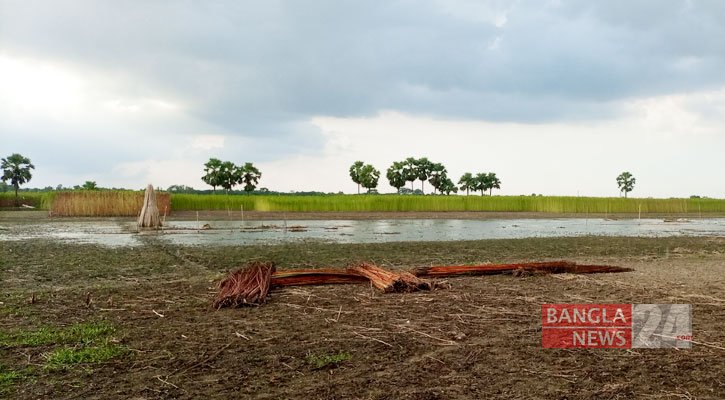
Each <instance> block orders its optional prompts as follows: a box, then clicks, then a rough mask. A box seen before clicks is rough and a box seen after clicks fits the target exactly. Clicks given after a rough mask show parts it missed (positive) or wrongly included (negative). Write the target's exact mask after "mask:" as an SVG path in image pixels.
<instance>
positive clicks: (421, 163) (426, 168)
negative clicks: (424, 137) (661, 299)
mask: <svg viewBox="0 0 725 400" xmlns="http://www.w3.org/2000/svg"><path fill="white" fill-rule="evenodd" d="M432 168H433V163H432V162H430V161H429V160H428V158H426V157H423V158H419V159H418V160H416V162H415V171H416V175H417V178H418V179H420V191H421V192H423V194H425V181H426V180H428V177H429V176H430V173H431V169H432Z"/></svg>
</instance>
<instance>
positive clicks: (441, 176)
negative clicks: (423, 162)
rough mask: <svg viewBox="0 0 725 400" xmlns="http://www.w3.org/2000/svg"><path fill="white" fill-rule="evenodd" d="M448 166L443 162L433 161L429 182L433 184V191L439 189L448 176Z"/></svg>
mask: <svg viewBox="0 0 725 400" xmlns="http://www.w3.org/2000/svg"><path fill="white" fill-rule="evenodd" d="M447 173H448V171H446V167H444V166H443V164H441V163H431V166H430V173H429V174H428V182H430V185H431V186H433V193H435V192H436V190H439V189H440V187H441V185H442V184H443V182H444V181H445V180H446V179H447V178H448V175H446V174H447Z"/></svg>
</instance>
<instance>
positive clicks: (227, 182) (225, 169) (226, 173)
mask: <svg viewBox="0 0 725 400" xmlns="http://www.w3.org/2000/svg"><path fill="white" fill-rule="evenodd" d="M219 179H220V183H219V186H221V187H223V188H224V189H225V190H226V191H227V193H229V191H230V190H232V189H233V188H234V186H235V185H236V184H237V183H239V181H240V180H241V179H242V172H241V169H240V168H239V167H237V166H236V165H235V164H234V163H233V162H231V161H224V162H223V163H222V165H221V167H220V168H219Z"/></svg>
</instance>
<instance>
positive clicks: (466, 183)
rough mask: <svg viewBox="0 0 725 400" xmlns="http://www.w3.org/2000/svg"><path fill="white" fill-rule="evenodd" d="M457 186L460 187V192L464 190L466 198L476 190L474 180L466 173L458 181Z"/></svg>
mask: <svg viewBox="0 0 725 400" xmlns="http://www.w3.org/2000/svg"><path fill="white" fill-rule="evenodd" d="M458 184H459V185H461V190H465V191H466V196H468V194H469V193H470V191H471V190H472V189H473V190H475V189H476V178H474V177H473V175H472V174H471V173H470V172H466V173H465V174H463V175H462V176H461V179H459V180H458Z"/></svg>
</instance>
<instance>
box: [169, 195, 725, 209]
mask: <svg viewBox="0 0 725 400" xmlns="http://www.w3.org/2000/svg"><path fill="white" fill-rule="evenodd" d="M242 206H243V207H244V209H245V210H259V211H531V212H554V213H556V212H568V213H638V212H640V211H641V212H642V213H687V212H695V213H696V212H725V200H721V199H650V198H647V199H638V198H628V199H625V198H617V197H612V198H609V197H565V196H415V195H400V196H399V195H331V196H238V195H222V194H216V195H197V194H172V196H171V209H172V210H232V211H236V210H240V209H241V207H242Z"/></svg>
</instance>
